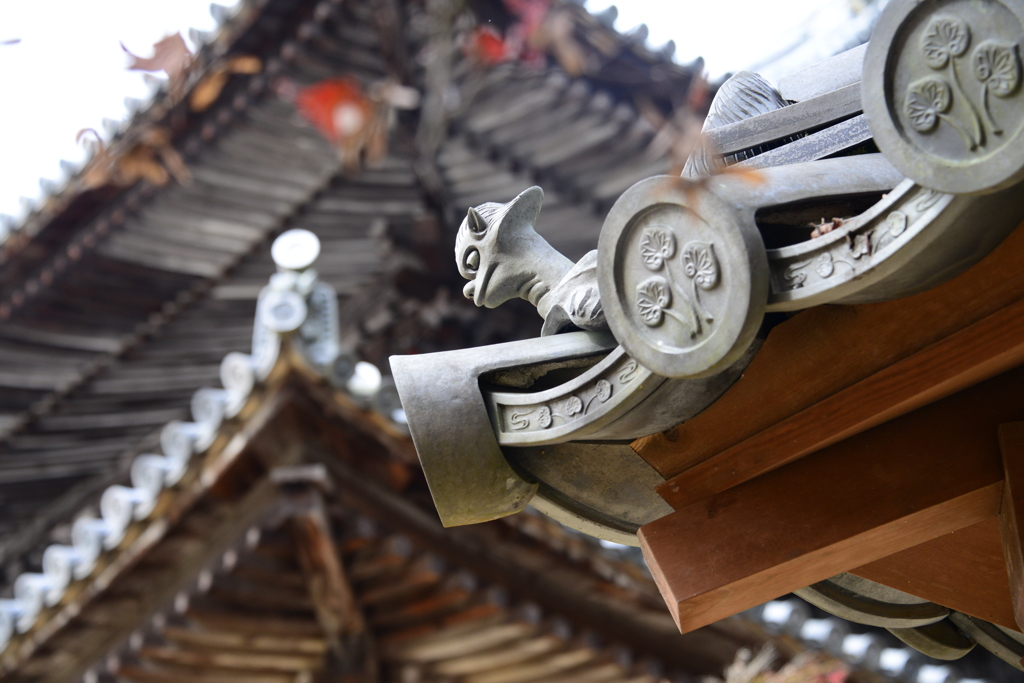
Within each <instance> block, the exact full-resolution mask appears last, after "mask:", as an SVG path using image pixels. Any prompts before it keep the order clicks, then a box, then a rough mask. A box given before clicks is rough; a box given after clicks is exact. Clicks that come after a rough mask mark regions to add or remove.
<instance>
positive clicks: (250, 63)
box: [227, 55, 263, 75]
mask: <svg viewBox="0 0 1024 683" xmlns="http://www.w3.org/2000/svg"><path fill="white" fill-rule="evenodd" d="M227 67H228V70H229V71H230V72H231V73H233V74H249V75H252V74H258V73H259V72H260V71H262V70H263V62H262V61H261V60H260V58H259V57H253V56H252V55H238V56H235V57H232V58H230V59H229V60H228V62H227Z"/></svg>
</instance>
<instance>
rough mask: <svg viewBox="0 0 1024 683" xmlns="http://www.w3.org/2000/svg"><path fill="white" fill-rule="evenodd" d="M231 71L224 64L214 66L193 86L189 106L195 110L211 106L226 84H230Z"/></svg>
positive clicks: (198, 110)
mask: <svg viewBox="0 0 1024 683" xmlns="http://www.w3.org/2000/svg"><path fill="white" fill-rule="evenodd" d="M230 76H231V73H230V72H229V71H228V70H227V69H226V68H225V67H224V66H223V65H222V66H219V67H214V68H212V69H210V71H209V72H207V73H206V75H205V76H203V78H202V79H201V80H200V81H199V82H198V83H196V86H195V87H194V88H192V94H191V95H189V98H188V106H189V109H191V110H192V111H194V112H201V111H206V110H207V109H209V108H210V105H212V104H213V103H214V102H216V101H217V98H218V97H220V93H221V91H222V90H224V86H225V85H227V84H228V78H229V77H230Z"/></svg>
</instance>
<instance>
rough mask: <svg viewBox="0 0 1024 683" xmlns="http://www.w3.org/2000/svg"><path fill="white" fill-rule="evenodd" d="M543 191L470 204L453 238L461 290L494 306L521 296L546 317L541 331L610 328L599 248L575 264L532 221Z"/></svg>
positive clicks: (475, 300)
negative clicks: (600, 285) (599, 276)
mask: <svg viewBox="0 0 1024 683" xmlns="http://www.w3.org/2000/svg"><path fill="white" fill-rule="evenodd" d="M543 201H544V191H543V190H542V189H540V188H539V187H531V188H529V189H527V190H524V191H523V192H522V193H520V194H519V196H518V197H516V198H515V199H513V200H512V201H510V202H508V203H507V204H499V203H497V202H487V203H485V204H480V205H479V206H477V207H474V208H470V209H469V212H468V213H467V215H466V218H465V219H464V220H463V221H462V225H461V226H459V232H458V235H457V236H456V238H455V259H456V262H457V263H458V266H459V272H460V273H461V274H462V276H463V277H465V278H466V279H467V280H469V282H468V283H466V286H465V288H464V289H463V290H462V293H463V294H465V295H466V298H467V299H471V300H472V301H473V303H475V304H476V305H477V306H486V307H487V308H495V307H497V306H500V305H501V304H503V303H505V302H506V301H508V300H510V299H513V298H516V297H519V298H521V299H526V300H527V301H529V302H530V303H531V304H533V305H534V306H536V307H537V312H538V313H540V315H541V317H542V318H544V326H543V328H542V330H541V334H542V335H549V334H555V333H557V332H561V331H565V330H567V329H572V327H573V326H575V327H577V328H580V329H584V330H606V329H608V323H607V322H606V321H605V317H604V311H603V309H602V308H601V297H600V294H599V293H598V288H597V251H596V250H594V251H591V252H589V253H588V254H586V255H585V256H584V257H583V258H581V259H580V260H579V262H578V263H576V264H575V265H574V264H573V262H572V261H570V260H569V259H567V258H566V257H565V256H563V255H562V254H561V253H559V252H558V250H556V249H555V248H554V247H552V246H551V245H550V244H548V242H547V240H545V239H544V238H543V237H541V236H540V235H538V234H537V231H536V230H535V229H534V226H535V225H536V223H537V217H538V216H539V215H540V209H541V204H542V203H543Z"/></svg>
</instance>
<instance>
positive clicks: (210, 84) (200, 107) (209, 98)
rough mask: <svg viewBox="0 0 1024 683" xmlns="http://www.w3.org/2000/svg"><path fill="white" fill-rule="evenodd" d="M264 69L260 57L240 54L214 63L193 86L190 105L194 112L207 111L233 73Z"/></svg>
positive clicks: (254, 72) (247, 72)
mask: <svg viewBox="0 0 1024 683" xmlns="http://www.w3.org/2000/svg"><path fill="white" fill-rule="evenodd" d="M262 69H263V62H261V61H260V59H259V58H258V57H251V56H248V55H239V56H236V57H231V58H230V59H227V60H225V61H223V62H220V63H218V64H214V65H213V66H212V67H210V69H209V70H208V71H207V72H206V74H205V75H204V76H203V78H202V79H201V80H200V81H199V82H198V83H196V86H195V87H194V88H192V94H191V95H190V96H189V100H188V106H189V108H190V109H191V110H192V111H194V112H202V111H206V110H207V109H209V108H210V106H211V105H212V104H213V103H214V102H216V101H217V98H218V97H220V94H221V92H223V90H224V86H226V85H227V84H228V79H229V78H230V77H231V76H232V74H257V73H259V72H260V71H261V70H262Z"/></svg>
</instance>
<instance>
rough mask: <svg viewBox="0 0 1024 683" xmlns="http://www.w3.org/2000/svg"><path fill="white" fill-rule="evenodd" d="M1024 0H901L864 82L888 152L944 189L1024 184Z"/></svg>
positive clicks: (867, 62)
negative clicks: (1023, 80)
mask: <svg viewBox="0 0 1024 683" xmlns="http://www.w3.org/2000/svg"><path fill="white" fill-rule="evenodd" d="M1021 42H1024V1H1022V0H945V1H943V2H934V1H931V2H928V1H921V0H893V2H891V3H890V4H889V5H888V6H887V7H886V9H885V11H884V12H883V13H882V16H881V18H880V19H879V21H878V24H877V25H876V26H875V29H874V31H873V33H872V36H871V43H870V44H869V45H868V49H867V54H866V55H865V59H864V73H863V78H862V80H861V87H862V101H863V106H864V113H865V114H866V115H867V117H868V122H869V124H870V127H871V133H872V134H873V136H874V139H875V143H876V144H877V145H878V148H879V149H880V150H881V151H882V152H883V153H884V154H885V155H886V157H887V158H888V159H889V160H890V161H891V162H892V163H893V165H894V166H896V168H898V169H899V170H900V171H901V172H902V173H903V174H904V175H906V176H907V177H908V178H911V179H913V180H914V181H916V182H917V183H919V184H921V185H923V186H925V187H928V188H931V189H934V190H939V191H941V192H950V193H955V194H971V193H980V192H991V191H994V190H997V189H1000V188H1003V187H1007V186H1008V185H1011V184H1013V183H1015V182H1017V181H1019V180H1021V179H1022V178H1024V92H1022V87H1021V85H1022V84H1021V57H1020V50H1021Z"/></svg>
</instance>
